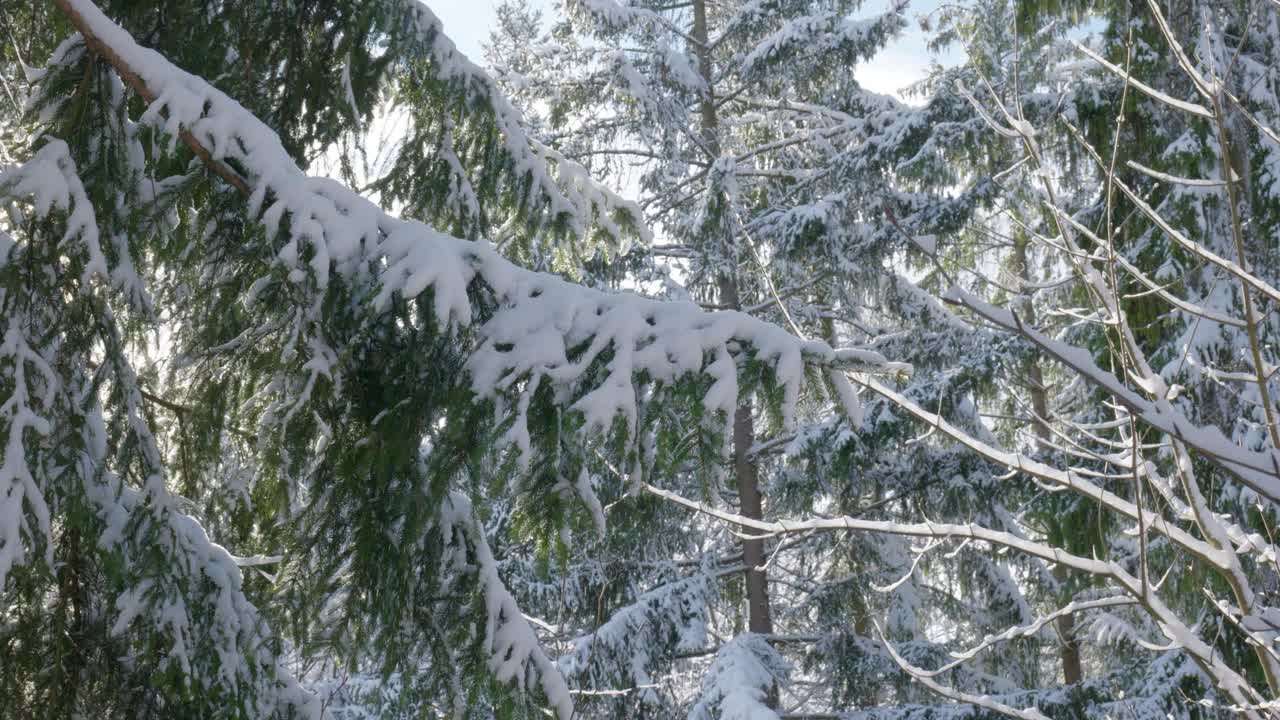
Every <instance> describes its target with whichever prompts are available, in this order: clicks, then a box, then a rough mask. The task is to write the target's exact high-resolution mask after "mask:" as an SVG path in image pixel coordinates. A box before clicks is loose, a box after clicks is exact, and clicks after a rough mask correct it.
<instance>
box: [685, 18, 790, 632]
mask: <svg viewBox="0 0 1280 720" xmlns="http://www.w3.org/2000/svg"><path fill="white" fill-rule="evenodd" d="M707 38H708V35H707V4H706V0H694V3H693V34H692V39H693V42H694V44H695V54H696V55H697V58H698V73H699V74H700V75H701V76H702V79H703V80H704V81H706V83H707V91H706V92H705V93H704V94H703V96H702V99H701V100H700V101H699V102H698V114H699V116H700V120H701V125H702V128H701V130H702V133H701V134H702V140H703V142H704V143H705V145H706V147H707V149H708V150H709V151H710V152H711V153H712V155H713V156H714V155H718V154H719V152H720V141H719V137H718V130H719V125H720V121H719V118H718V117H717V116H716V105H715V93H714V91H713V89H712V86H711V77H712V74H711V57H710V53H709V51H708V49H707ZM716 284H717V289H718V290H719V295H720V298H719V300H720V304H721V305H722V306H724V307H728V308H732V309H735V310H736V309H740V308H741V306H742V302H741V299H740V298H739V296H738V279H737V277H736V276H735V274H734V273H732V272H729V273H727V274H724V275H721V276H720V277H718V278H717V280H716ZM754 444H755V420H754V418H753V417H752V412H751V404H750V403H749V402H747V403H743V404H740V405H739V406H738V409H737V410H736V411H735V412H734V414H733V473H734V475H735V476H736V477H737V481H738V504H739V512H741V513H742V515H744V516H745V517H749V518H752V519H755V520H761V519H763V517H764V516H763V513H762V508H761V502H760V474H759V472H758V470H757V468H756V464H755V462H754V461H753V460H752V459H751V457H750V455H749V453H750V450H751V447H752V445H754ZM742 554H743V560H744V562H745V563H746V565H747V570H746V590H747V629H748V630H750V631H751V632H753V633H760V634H764V635H768V634H772V633H773V618H772V616H771V615H770V613H769V586H768V578H767V577H766V576H765V571H764V541H763V540H759V539H750V538H748V539H744V540H743V541H742Z"/></svg>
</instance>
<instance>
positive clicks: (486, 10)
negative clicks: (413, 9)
mask: <svg viewBox="0 0 1280 720" xmlns="http://www.w3.org/2000/svg"><path fill="white" fill-rule="evenodd" d="M500 1H501V0H424V2H426V4H427V6H429V7H430V8H431V9H432V10H433V11H434V12H435V13H436V15H437V16H439V17H440V19H441V20H442V21H443V22H444V30H445V33H447V34H448V35H449V37H451V38H453V40H454V42H456V43H457V44H458V47H459V49H461V50H462V51H463V52H464V53H466V55H467V57H469V58H471V59H472V60H474V61H476V62H478V63H482V64H483V60H484V57H483V54H482V52H481V46H482V44H483V43H484V41H485V40H486V39H487V38H488V37H489V30H490V28H491V27H492V26H493V22H494V8H495V7H496V6H497V5H498V3H499V2H500ZM940 2H941V0H916V1H915V2H912V3H911V4H910V5H909V6H908V7H907V16H908V17H909V18H911V23H910V26H909V27H908V29H907V31H906V32H905V33H904V34H903V35H902V37H900V38H898V39H897V40H896V41H894V42H893V43H892V44H890V45H889V47H887V48H886V49H885V50H884V52H882V53H880V55H879V56H877V57H876V58H875V59H874V60H873V61H872V62H870V63H866V64H864V65H861V66H859V67H858V68H857V69H856V70H855V73H856V75H857V78H858V80H859V82H861V83H862V85H863V86H864V87H866V88H869V89H871V90H875V91H877V92H883V93H895V92H896V91H898V90H900V89H901V88H903V87H905V86H907V85H909V84H911V83H913V82H915V81H916V80H919V79H920V78H922V77H924V74H925V73H926V71H927V70H928V68H929V62H930V60H931V57H930V55H929V51H928V50H927V49H926V48H925V45H924V37H923V36H922V34H921V32H920V26H919V23H917V22H916V20H915V18H916V16H918V15H919V14H921V13H924V12H928V11H931V10H933V9H935V8H936V7H937V6H938V5H939V4H940ZM541 4H542V5H544V6H546V7H547V8H548V14H550V13H551V12H553V10H552V9H551V8H552V6H553V4H554V3H553V2H552V0H542V2H541ZM885 6H886V2H885V0H869V2H867V4H866V5H865V6H864V8H863V13H865V14H871V13H874V12H880V11H882V10H883V9H884V8H885ZM959 58H960V54H959V52H957V51H954V50H953V51H952V52H949V53H947V55H946V56H944V57H942V58H939V60H940V62H942V63H943V64H948V65H949V64H953V63H956V62H958V60H959Z"/></svg>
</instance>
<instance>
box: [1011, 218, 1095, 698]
mask: <svg viewBox="0 0 1280 720" xmlns="http://www.w3.org/2000/svg"><path fill="white" fill-rule="evenodd" d="M1014 251H1015V253H1016V258H1017V262H1018V274H1019V276H1020V277H1021V279H1022V280H1023V281H1030V279H1031V268H1030V265H1029V264H1028V262H1027V245H1026V242H1019V243H1017V244H1016V245H1015V250H1014ZM1026 315H1027V321H1028V322H1030V323H1032V324H1034V323H1035V316H1034V313H1032V312H1031V311H1030V310H1028V311H1027V313H1026ZM1027 379H1028V380H1030V384H1031V409H1032V410H1033V411H1034V412H1035V414H1036V419H1035V423H1034V424H1035V431H1036V437H1037V438H1038V439H1039V441H1040V449H1041V450H1048V449H1049V445H1050V440H1051V436H1050V432H1049V425H1048V422H1049V392H1048V390H1047V389H1046V388H1045V386H1044V373H1043V372H1042V371H1041V370H1040V361H1039V360H1038V359H1036V358H1032V359H1031V360H1030V361H1029V362H1028V363H1027ZM1053 578H1054V579H1055V580H1057V581H1058V584H1059V585H1061V584H1063V583H1065V582H1066V581H1067V568H1066V566H1065V565H1054V566H1053ZM1056 624H1057V627H1058V635H1060V636H1061V637H1062V679H1063V682H1065V683H1066V684H1068V685H1074V684H1076V683H1078V682H1080V681H1081V680H1083V679H1084V669H1083V667H1082V666H1081V664H1080V641H1079V640H1078V639H1076V619H1075V616H1074V615H1071V614H1067V615H1063V616H1062V617H1060V618H1058V619H1057V621H1056Z"/></svg>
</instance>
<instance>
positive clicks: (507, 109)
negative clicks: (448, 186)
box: [396, 0, 653, 245]
mask: <svg viewBox="0 0 1280 720" xmlns="http://www.w3.org/2000/svg"><path fill="white" fill-rule="evenodd" d="M396 1H397V2H401V4H402V5H403V6H404V7H405V9H406V10H407V11H408V12H409V13H410V16H411V19H412V23H413V32H414V36H415V38H416V39H417V40H418V42H419V43H420V44H421V45H422V46H425V49H426V52H427V54H428V55H429V56H430V58H431V61H432V63H433V65H434V67H435V69H436V70H437V71H438V72H439V73H440V75H441V77H442V79H444V80H445V81H446V82H449V83H451V84H453V85H454V86H456V87H460V88H462V89H463V90H465V91H466V92H467V93H468V94H469V95H471V96H472V97H475V98H477V99H479V100H480V101H481V102H483V103H485V104H487V105H488V106H489V107H490V108H491V109H492V110H493V121H494V124H495V125H496V126H497V128H498V132H499V135H500V137H501V142H502V146H503V149H504V150H505V151H506V153H507V154H508V155H509V156H510V157H511V161H512V163H513V166H514V167H513V170H514V171H515V174H516V175H517V176H518V177H522V178H527V179H528V184H527V187H526V188H525V190H524V192H525V200H526V203H525V204H527V205H529V206H536V205H538V204H540V203H546V205H547V208H546V213H547V215H548V216H549V218H550V219H557V218H558V219H564V220H567V221H568V223H569V226H570V230H571V232H572V233H573V234H574V235H575V236H577V237H585V236H586V234H587V226H586V223H585V222H584V219H585V218H590V219H591V220H592V221H593V222H595V223H596V224H598V225H599V226H600V227H601V229H602V230H604V232H605V233H607V234H608V235H609V236H610V237H612V238H614V239H616V240H621V239H622V238H623V237H624V236H625V235H626V234H627V231H630V232H632V233H634V234H635V235H636V236H637V237H638V239H639V240H640V242H642V243H644V244H645V245H648V244H649V243H651V242H652V240H653V233H652V231H651V230H650V229H649V227H648V225H646V224H645V222H644V213H643V211H642V210H641V209H640V206H639V204H637V203H636V202H635V201H633V200H629V199H626V198H624V197H622V196H621V195H619V194H617V193H616V192H614V191H613V190H611V189H609V188H608V187H607V186H605V185H604V184H603V183H600V182H597V181H596V180H595V179H594V178H593V177H591V174H590V173H589V172H587V170H586V168H584V167H583V166H582V165H581V164H579V163H577V162H574V161H573V160H571V159H569V158H567V157H565V156H564V155H563V154H562V153H560V152H558V151H556V150H555V149H553V148H550V147H547V146H546V145H543V144H542V143H540V142H538V141H537V140H535V139H533V138H531V137H529V136H528V135H527V134H526V133H525V130H524V127H523V125H522V121H521V115H520V111H519V110H518V109H517V108H516V107H515V106H513V105H512V104H511V101H510V100H509V99H508V98H507V96H506V95H505V94H504V93H503V92H502V91H501V89H499V88H498V85H497V83H495V82H494V80H493V78H492V77H491V76H490V75H489V74H488V73H487V72H485V71H484V70H483V69H482V68H481V67H479V66H478V65H476V64H475V63H473V62H472V61H471V60H470V59H468V58H467V57H466V56H465V55H463V54H462V52H461V51H460V50H458V48H457V46H456V45H455V44H454V42H453V41H452V40H450V39H449V38H448V36H446V35H445V33H444V31H443V24H442V23H441V21H440V19H439V18H438V17H437V16H436V15H435V13H433V12H432V11H431V9H430V8H428V7H427V6H426V5H424V4H423V3H421V2H418V1H417V0H396ZM548 169H551V170H552V172H548ZM464 182H465V180H464ZM619 214H622V215H627V216H630V218H631V224H630V227H629V228H627V229H625V230H624V228H622V227H620V226H619V225H618V224H617V222H616V221H615V220H614V217H615V216H617V215H619Z"/></svg>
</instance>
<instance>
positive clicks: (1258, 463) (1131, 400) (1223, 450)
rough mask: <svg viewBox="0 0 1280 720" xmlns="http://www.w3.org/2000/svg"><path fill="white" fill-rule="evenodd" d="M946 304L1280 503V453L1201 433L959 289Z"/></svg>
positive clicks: (1160, 401)
mask: <svg viewBox="0 0 1280 720" xmlns="http://www.w3.org/2000/svg"><path fill="white" fill-rule="evenodd" d="M945 299H946V300H947V301H948V302H951V303H954V304H956V305H960V306H962V307H966V308H968V309H970V310H972V311H973V312H974V313H975V314H977V315H978V316H979V317H982V318H983V319H985V320H987V321H988V322H991V323H993V324H994V325H996V326H998V327H1000V328H1003V329H1005V330H1008V331H1010V332H1014V333H1017V334H1018V335H1021V336H1022V337H1025V338H1026V339H1027V340H1029V341H1031V342H1032V343H1034V344H1035V345H1036V346H1037V347H1039V348H1040V349H1041V350H1043V351H1044V352H1045V354H1046V355H1048V356H1049V357H1051V358H1053V359H1054V360H1057V361H1058V362H1060V363H1062V364H1063V365H1066V366H1067V367H1069V368H1071V369H1073V370H1075V371H1076V372H1078V373H1080V374H1081V375H1082V376H1084V378H1085V379H1087V380H1088V381H1089V382H1090V383H1092V384H1094V385H1097V386H1098V387H1100V388H1102V389H1104V390H1106V391H1107V392H1109V393H1111V395H1113V396H1114V397H1115V398H1116V400H1117V401H1119V402H1120V403H1121V404H1122V405H1124V406H1125V407H1127V408H1129V410H1130V411H1131V412H1133V413H1134V415H1136V416H1137V417H1138V418H1140V419H1141V420H1142V421H1143V422H1145V423H1146V424H1148V425H1150V426H1152V427H1154V428H1157V429H1159V430H1161V431H1162V432H1165V433H1167V434H1168V435H1170V436H1172V437H1174V438H1176V439H1178V440H1180V441H1182V442H1184V443H1186V444H1187V446H1188V447H1191V448H1194V449H1196V450H1198V451H1199V452H1201V453H1202V454H1204V455H1205V457H1207V458H1208V459H1210V460H1212V461H1213V462H1214V463H1216V464H1218V465H1219V466H1221V467H1223V468H1224V469H1226V470H1228V471H1230V472H1231V473H1233V474H1234V475H1236V476H1237V477H1239V478H1240V480H1241V481H1242V482H1244V484H1245V485H1247V486H1249V487H1250V488H1251V489H1252V490H1254V491H1255V492H1257V493H1258V494H1259V495H1262V496H1263V497H1265V498H1267V499H1269V500H1271V501H1272V502H1277V503H1280V451H1276V450H1271V451H1269V452H1254V451H1251V450H1247V449H1245V448H1242V447H1240V446H1238V445H1236V444H1235V443H1233V442H1231V441H1230V440H1229V439H1228V438H1227V437H1226V436H1225V435H1223V434H1222V431H1221V430H1219V429H1218V428H1215V427H1201V426H1198V425H1196V424H1194V423H1192V422H1191V420H1189V419H1188V418H1187V417H1186V416H1185V415H1183V414H1182V413H1181V412H1179V411H1178V410H1176V409H1174V407H1173V406H1172V404H1171V403H1169V401H1168V400H1167V399H1166V398H1164V397H1161V396H1159V394H1157V398H1156V399H1155V400H1148V399H1146V398H1144V397H1142V396H1141V395H1140V394H1138V393H1137V392H1135V391H1134V390H1132V389H1130V388H1129V387H1127V386H1126V385H1125V384H1124V383H1123V382H1121V380H1120V379H1119V378H1117V377H1116V376H1115V375H1113V374H1111V373H1109V372H1107V371H1105V370H1103V369H1102V368H1100V367H1098V365H1097V363H1095V362H1094V361H1093V358H1092V357H1091V356H1090V355H1089V353H1088V352H1087V351H1085V350H1081V349H1079V348H1076V347H1072V346H1070V345H1067V344H1065V343H1062V342H1060V341H1058V340H1054V339H1052V338H1050V337H1048V336H1046V335H1044V334H1043V333H1041V332H1039V331H1038V330H1036V329H1035V328H1032V327H1029V326H1027V325H1026V324H1025V323H1023V322H1022V321H1021V320H1020V319H1019V318H1018V316H1017V315H1015V314H1014V313H1012V312H1011V311H1009V310H1004V309H1001V308H997V307H995V306H992V305H989V304H987V303H985V302H983V301H982V300H980V299H978V298H977V297H975V296H974V295H972V294H970V293H968V292H965V291H964V290H961V289H959V288H952V289H951V290H950V291H949V292H948V293H947V294H946V296H945Z"/></svg>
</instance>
